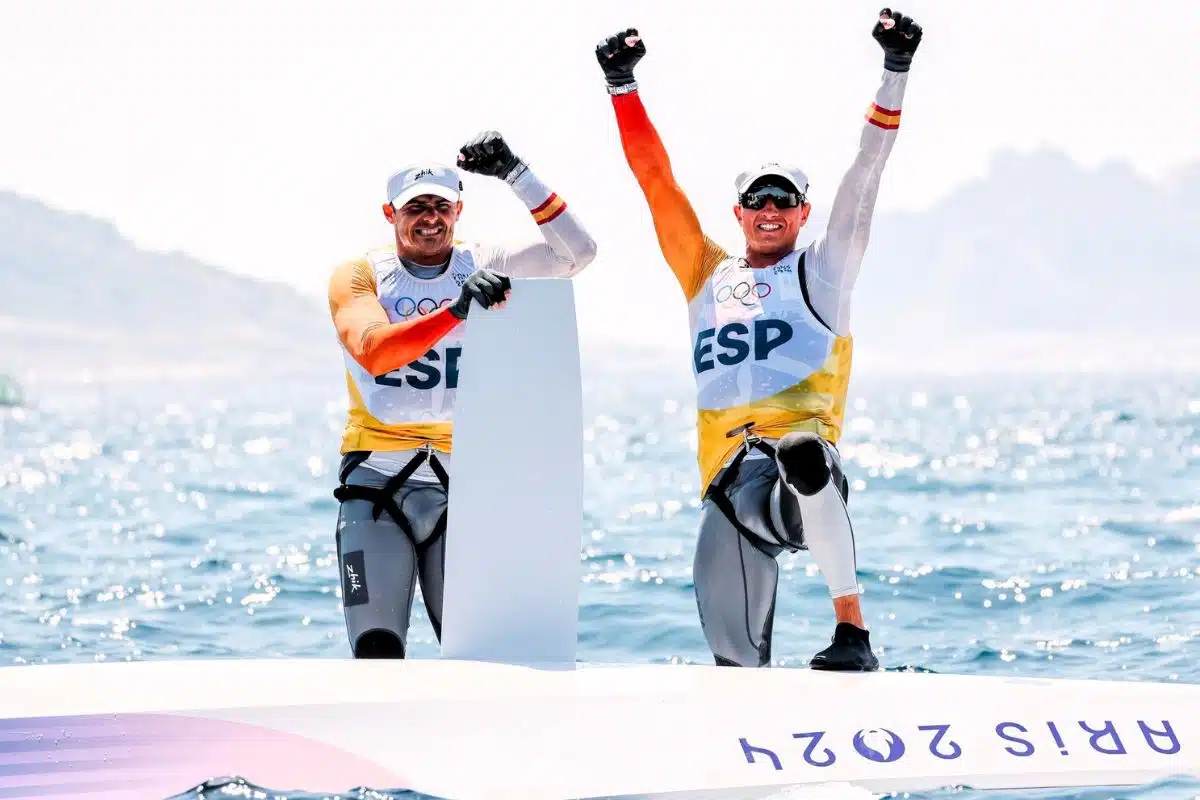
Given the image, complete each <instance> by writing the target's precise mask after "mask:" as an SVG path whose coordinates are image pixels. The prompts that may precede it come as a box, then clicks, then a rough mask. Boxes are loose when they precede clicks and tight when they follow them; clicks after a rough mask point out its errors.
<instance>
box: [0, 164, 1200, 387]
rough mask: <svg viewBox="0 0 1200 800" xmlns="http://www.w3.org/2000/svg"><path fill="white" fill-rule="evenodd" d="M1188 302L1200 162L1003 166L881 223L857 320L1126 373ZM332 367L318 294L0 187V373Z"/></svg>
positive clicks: (1196, 253)
mask: <svg viewBox="0 0 1200 800" xmlns="http://www.w3.org/2000/svg"><path fill="white" fill-rule="evenodd" d="M813 224H814V225H815V226H823V224H824V221H823V220H821V219H816V218H814V220H813ZM1198 301H1200V164H1197V165H1193V166H1191V167H1189V168H1187V169H1183V170H1180V171H1178V172H1177V173H1176V174H1175V175H1173V176H1172V177H1171V179H1170V180H1169V181H1167V182H1165V183H1164V184H1163V185H1156V184H1152V183H1149V182H1147V181H1145V180H1143V179H1142V178H1140V177H1138V176H1137V175H1136V174H1135V173H1133V172H1132V171H1131V170H1130V169H1128V168H1127V167H1126V166H1123V165H1121V164H1110V165H1105V166H1102V167H1100V168H1096V169H1084V168H1081V167H1080V166H1079V165H1077V164H1075V163H1074V162H1072V161H1070V160H1069V159H1068V158H1066V157H1065V156H1063V155H1061V154H1057V153H1046V152H1043V153H1035V154H1031V155H1014V154H1004V155H1000V156H997V157H996V158H995V160H994V161H993V164H992V167H991V169H990V171H989V173H988V174H987V175H986V176H985V177H984V178H982V179H980V180H975V181H972V182H970V183H967V184H964V185H963V186H962V187H960V188H959V189H958V190H957V191H955V192H954V193H953V194H952V195H951V196H949V197H947V198H946V199H945V200H944V201H942V202H941V203H939V204H937V205H936V206H934V207H932V208H929V209H927V210H924V211H921V212H919V213H903V214H890V215H887V214H885V215H881V216H880V217H879V218H877V220H876V223H875V226H874V229H873V234H872V240H871V247H870V250H869V252H868V255H867V263H866V264H865V265H864V268H863V274H862V278H861V280H860V283H859V290H858V296H857V299H856V301H855V307H854V326H855V332H856V336H857V338H858V340H859V342H860V348H862V349H863V350H866V351H872V350H873V351H874V353H875V356H874V357H875V359H876V362H875V363H881V364H887V363H890V362H891V361H894V360H895V359H896V358H899V357H901V356H905V355H911V354H913V353H925V352H927V351H928V350H927V347H928V345H929V344H930V343H934V344H936V345H940V346H941V347H942V350H943V351H945V352H949V353H951V354H952V359H951V360H952V361H953V360H954V359H959V360H960V362H961V363H965V360H966V359H968V358H970V357H971V356H972V355H973V354H974V348H976V347H977V344H976V343H977V342H979V341H983V340H988V341H990V342H992V344H993V345H996V347H994V348H993V352H992V354H991V355H990V356H988V358H989V359H990V361H991V362H992V363H998V364H1001V365H1008V366H1013V365H1016V364H1017V363H1018V362H1019V361H1020V360H1021V359H1022V358H1025V357H1026V356H1027V355H1028V353H1029V352H1030V351H1038V350H1054V349H1059V348H1062V347H1065V344H1064V343H1066V342H1068V341H1072V342H1075V343H1076V344H1078V343H1079V342H1083V343H1084V344H1085V345H1086V346H1088V347H1091V348H1092V349H1094V350H1099V351H1103V352H1104V353H1107V354H1109V356H1110V358H1109V360H1110V361H1115V362H1116V363H1118V364H1123V363H1131V362H1133V361H1135V360H1140V359H1143V357H1145V356H1147V355H1153V353H1148V352H1147V351H1148V350H1153V351H1154V352H1155V353H1158V355H1159V357H1160V358H1161V357H1162V354H1161V352H1160V351H1161V347H1162V346H1167V347H1170V346H1174V347H1175V348H1176V349H1178V350H1180V351H1181V352H1185V353H1190V354H1193V355H1194V354H1196V353H1197V352H1200V348H1198V347H1196V346H1194V345H1193V344H1188V342H1193V343H1195V342H1200V313H1197V310H1196V306H1197V302H1198ZM1155 341H1157V342H1158V344H1155V345H1154V346H1153V347H1150V346H1149V345H1147V342H1155ZM922 343H924V346H922ZM1006 348H1008V349H1007V350H1006ZM1014 348H1015V349H1014ZM1022 348H1023V349H1024V351H1025V353H1026V356H1021V355H1019V354H1018V353H1017V351H1018V350H1021V349H1022ZM1174 358H1175V357H1174V356H1171V357H1169V358H1168V363H1174V362H1173V361H1172V360H1171V359H1174ZM337 363H338V362H337V353H336V345H335V344H334V342H333V339H332V330H331V328H330V325H329V319H328V312H327V310H326V309H325V308H324V305H323V303H321V302H320V301H319V299H314V298H310V297H307V296H303V295H301V294H299V293H297V292H296V291H295V290H293V289H291V288H289V287H288V286H285V285H283V284H277V283H270V282H262V281H255V280H251V279H247V278H243V277H239V276H235V275H233V274H230V273H228V272H225V271H222V270H221V269H218V268H216V267H212V266H208V265H206V264H203V263H200V262H198V261H196V260H194V259H191V258H189V257H187V256H185V255H182V254H178V253H169V254H159V253H149V252H145V251H141V250H138V249H137V248H135V247H134V246H133V245H132V244H130V243H129V242H128V241H126V240H125V239H123V238H122V237H121V236H120V234H119V233H118V231H117V230H116V229H115V228H114V227H113V226H112V225H110V224H109V223H107V222H102V221H98V220H96V219H92V218H89V217H86V216H80V215H74V214H67V213H63V212H61V211H57V210H53V209H50V208H47V207H46V206H44V205H42V204H40V203H38V202H36V201H34V200H30V199H26V198H23V197H19V196H17V195H14V194H10V193H0V372H2V371H4V370H6V369H8V370H14V369H15V370H19V371H26V370H29V369H31V368H33V367H37V369H38V371H39V373H40V374H47V373H61V372H65V371H78V370H79V369H82V368H90V369H92V370H93V371H95V372H97V373H111V372H118V373H121V372H124V373H131V372H132V373H139V372H140V373H142V374H162V375H166V374H170V373H172V372H173V371H174V372H180V371H182V372H187V371H189V370H195V369H204V370H210V371H211V370H214V369H215V370H222V371H231V370H245V369H262V368H265V367H267V366H270V367H271V368H273V369H275V370H290V369H292V368H297V367H307V368H311V367H312V366H313V365H330V367H331V369H333V370H335V371H336V369H337ZM956 363H959V362H956ZM955 368H957V367H955Z"/></svg>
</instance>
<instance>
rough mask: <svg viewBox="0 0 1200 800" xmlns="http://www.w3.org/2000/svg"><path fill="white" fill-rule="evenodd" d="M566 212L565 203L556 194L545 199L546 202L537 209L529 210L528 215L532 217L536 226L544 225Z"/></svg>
mask: <svg viewBox="0 0 1200 800" xmlns="http://www.w3.org/2000/svg"><path fill="white" fill-rule="evenodd" d="M566 210H567V202H566V201H565V200H563V199H562V198H561V197H559V196H558V195H557V194H551V195H550V196H549V197H547V198H546V202H544V203H542V204H541V205H540V206H538V207H537V208H532V209H530V210H529V213H530V214H532V215H533V219H534V221H535V222H537V224H538V225H545V224H546V223H547V222H549V221H550V220H552V219H554V218H555V217H557V216H558V215H559V214H561V213H562V212H564V211H566Z"/></svg>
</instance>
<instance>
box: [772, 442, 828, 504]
mask: <svg viewBox="0 0 1200 800" xmlns="http://www.w3.org/2000/svg"><path fill="white" fill-rule="evenodd" d="M775 452H776V457H777V458H778V460H779V465H780V467H781V468H782V469H783V470H784V473H785V477H786V478H787V481H788V483H789V484H791V485H792V486H793V487H794V488H795V489H796V491H797V492H799V493H800V494H802V495H804V496H806V497H811V496H812V495H814V494H816V493H817V492H819V491H821V490H822V489H824V488H825V484H826V483H828V482H829V476H830V473H829V462H828V461H826V459H825V445H824V444H823V443H822V441H821V438H820V437H819V436H817V435H816V434H815V433H809V432H807V431H796V432H794V433H789V434H787V435H785V436H784V437H783V438H782V439H780V440H779V445H778V447H776V450H775Z"/></svg>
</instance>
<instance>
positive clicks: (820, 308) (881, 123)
mask: <svg viewBox="0 0 1200 800" xmlns="http://www.w3.org/2000/svg"><path fill="white" fill-rule="evenodd" d="M907 82H908V73H907V72H889V71H886V70H885V71H884V73H883V82H882V84H881V85H880V87H879V89H878V90H877V91H876V93H875V102H874V103H872V104H871V106H870V107H869V108H868V109H867V114H866V123H865V124H864V125H863V130H862V136H861V138H860V139H859V145H858V155H857V156H856V157H855V159H854V163H853V164H851V165H850V169H849V170H847V171H846V174H845V176H844V177H843V178H842V182H841V184H839V186H838V190H837V194H836V195H835V197H834V199H833V206H832V208H831V209H830V212H829V226H828V228H827V229H826V231H825V235H824V236H823V237H822V238H820V239H819V240H817V241H816V242H814V243H813V245H812V248H811V249H810V250H809V252H808V254H807V255H806V256H805V271H804V276H805V280H806V281H807V284H806V286H807V289H808V295H809V300H810V301H811V302H812V305H813V309H814V310H815V311H816V312H817V314H818V315H819V316H820V317H821V319H822V320H824V321H825V324H827V325H828V326H829V327H830V328H832V329H833V332H834V333H836V334H837V335H839V336H845V335H846V334H847V333H849V330H850V297H851V294H852V293H853V290H854V284H855V282H856V281H857V280H858V272H859V267H861V266H862V260H863V255H864V254H865V253H866V251H867V241H868V240H869V239H870V234H871V218H872V216H873V215H874V213H875V199H876V197H877V196H878V194H879V180H880V176H881V175H882V174H883V167H884V164H886V163H887V159H888V155H889V154H890V153H891V152H892V145H893V144H894V143H895V141H896V135H897V132H898V128H899V126H900V106H901V101H902V100H903V98H904V88H905V85H906V84H907Z"/></svg>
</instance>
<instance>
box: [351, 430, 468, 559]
mask: <svg viewBox="0 0 1200 800" xmlns="http://www.w3.org/2000/svg"><path fill="white" fill-rule="evenodd" d="M365 460H366V456H365V455H364V456H363V457H362V458H361V459H359V460H358V461H357V462H354V463H352V464H348V465H347V469H345V470H343V474H342V475H341V476H340V477H341V481H342V484H341V486H338V487H337V488H336V489H334V490H333V496H334V497H335V498H336V499H337V500H338V502H341V503H344V502H346V501H347V500H367V501H369V502H370V503H371V504H372V506H371V518H372V519H374V520H375V521H376V522H378V521H379V517H380V516H382V514H383V512H384V511H386V512H387V513H388V516H390V517H391V518H392V519H393V520H394V521H395V523H396V525H397V526H398V527H399V528H400V530H402V531H404V534H405V535H406V536H407V537H408V539H409V541H411V542H412V543H413V547H415V548H416V549H417V553H418V555H419V554H421V553H424V552H425V551H426V550H428V549H429V548H430V547H432V546H433V545H434V544H435V543H436V542H437V541H438V539H440V538H441V537H442V535H443V534H444V533H445V532H446V515H447V512H448V511H449V508H448V507H447V509H445V510H443V511H442V513H441V515H440V516H439V517H438V521H437V523H436V524H434V526H433V533H432V534H430V536H429V538H428V539H426V540H425V541H424V542H418V541H417V536H416V534H415V533H413V529H412V525H411V524H409V521H408V517H406V516H404V512H403V511H402V510H401V509H400V506H399V504H397V503H396V492H398V491H400V487H402V486H403V485H404V483H405V481H407V480H408V479H409V478H410V477H412V474H413V473H414V472H416V471H417V469H419V468H420V466H421V465H422V464H424V463H425V462H426V461H429V467H430V469H432V470H433V474H434V475H435V476H436V477H437V479H438V482H439V483H441V484H442V488H443V489H445V490H446V493H447V494H449V492H450V477H449V475H447V474H446V470H445V468H444V467H443V466H442V462H441V461H439V460H438V457H437V456H436V455H434V454H433V453H432V452H431V451H429V450H422V451H421V452H420V453H418V454H417V455H415V456H413V458H412V460H410V461H409V462H408V463H407V464H405V465H404V468H403V469H401V470H400V471H399V472H397V473H396V474H395V475H393V476H392V477H391V478H388V481H387V483H385V484H384V485H383V487H382V488H375V487H374V486H360V485H358V484H348V483H346V478H347V477H349V473H350V472H352V471H353V470H354V467H357V466H358V465H359V464H361V463H362V462H363V461H365Z"/></svg>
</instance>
